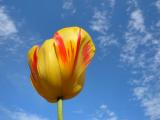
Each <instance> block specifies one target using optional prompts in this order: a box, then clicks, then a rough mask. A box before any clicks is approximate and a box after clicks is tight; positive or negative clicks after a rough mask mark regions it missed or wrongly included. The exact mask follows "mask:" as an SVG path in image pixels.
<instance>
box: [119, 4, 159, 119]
mask: <svg viewBox="0 0 160 120" xmlns="http://www.w3.org/2000/svg"><path fill="white" fill-rule="evenodd" d="M134 2H135V1H134ZM127 29H128V31H127V32H126V33H125V35H124V37H125V40H126V43H125V45H123V47H122V53H121V60H122V61H123V62H124V63H128V65H129V66H131V67H132V71H133V72H134V74H136V75H138V76H140V77H135V79H134V80H132V83H133V94H134V95H135V97H136V98H137V100H138V101H140V103H141V106H142V107H143V108H144V111H145V115H146V116H148V117H149V118H150V120H159V119H160V109H159V108H160V86H159V84H160V77H159V76H160V72H159V67H160V62H159V61H160V42H159V39H157V38H156V34H155V33H153V32H149V30H148V29H147V28H146V25H145V19H144V15H143V12H142V10H140V9H139V8H138V7H136V8H135V9H134V10H132V11H131V13H130V20H129V22H128V27H127ZM154 30H155V31H157V29H156V28H154Z"/></svg>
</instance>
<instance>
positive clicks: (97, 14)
mask: <svg viewBox="0 0 160 120" xmlns="http://www.w3.org/2000/svg"><path fill="white" fill-rule="evenodd" d="M90 24H91V25H90V28H91V29H92V30H93V31H96V32H98V33H101V34H105V33H106V31H107V30H108V19H107V12H106V11H100V10H97V9H96V10H95V11H94V14H93V17H92V20H91V21H90Z"/></svg>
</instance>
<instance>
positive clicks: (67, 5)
mask: <svg viewBox="0 0 160 120" xmlns="http://www.w3.org/2000/svg"><path fill="white" fill-rule="evenodd" d="M73 2H74V1H73V0H63V5H62V8H63V10H65V11H66V12H69V13H71V14H74V13H75V12H76V8H75V7H74V3H73Z"/></svg>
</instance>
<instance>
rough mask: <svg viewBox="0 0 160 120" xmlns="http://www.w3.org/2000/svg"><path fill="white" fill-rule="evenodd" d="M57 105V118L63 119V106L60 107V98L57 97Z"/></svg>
mask: <svg viewBox="0 0 160 120" xmlns="http://www.w3.org/2000/svg"><path fill="white" fill-rule="evenodd" d="M57 104H58V106H57V112H58V120H63V111H62V110H63V108H62V99H58V103H57Z"/></svg>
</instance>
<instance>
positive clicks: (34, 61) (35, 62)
mask: <svg viewBox="0 0 160 120" xmlns="http://www.w3.org/2000/svg"><path fill="white" fill-rule="evenodd" d="M37 61H38V59H37V48H36V49H35V51H34V54H33V61H32V70H33V71H36V70H37Z"/></svg>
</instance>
